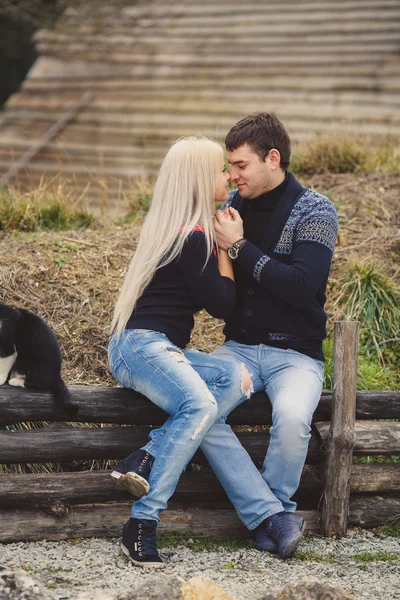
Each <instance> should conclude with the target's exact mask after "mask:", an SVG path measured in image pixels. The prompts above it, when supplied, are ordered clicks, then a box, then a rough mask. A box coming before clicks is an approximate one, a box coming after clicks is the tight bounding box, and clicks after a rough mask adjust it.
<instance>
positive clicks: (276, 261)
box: [224, 173, 338, 360]
mask: <svg viewBox="0 0 400 600" xmlns="http://www.w3.org/2000/svg"><path fill="white" fill-rule="evenodd" d="M250 202H252V200H245V199H243V198H241V197H240V195H239V192H238V191H236V192H233V193H232V194H231V198H230V200H229V201H228V203H229V204H231V206H233V207H234V208H236V209H237V210H238V211H239V213H240V214H241V216H242V218H244V219H245V217H246V210H247V209H248V204H249V203H250ZM337 230H338V220H337V214H336V210H335V207H334V206H333V204H332V202H331V201H330V200H329V199H328V198H326V197H325V196H322V195H321V194H319V193H318V192H315V191H313V190H310V189H305V188H303V187H302V186H301V185H300V183H299V182H298V181H297V180H296V179H295V177H294V176H293V175H292V174H291V173H288V177H287V183H286V187H285V188H284V191H283V194H282V197H281V198H280V200H279V202H278V204H277V206H276V207H275V209H274V211H273V213H272V216H271V218H270V220H269V223H268V226H267V229H266V232H265V235H264V238H263V240H262V242H261V243H260V244H258V245H257V246H256V245H254V244H253V243H252V239H251V238H248V239H249V241H248V242H247V244H245V245H244V246H243V247H242V248H241V250H240V252H239V257H238V259H237V261H235V279H236V283H237V303H236V306H235V309H234V311H233V312H232V313H231V314H230V316H229V317H228V318H227V319H226V326H225V329H224V333H225V335H226V338H227V339H228V340H230V339H233V340H236V341H238V342H241V343H243V344H250V345H253V344H267V345H270V346H275V347H279V348H292V349H294V350H297V351H298V352H301V353H303V354H307V355H308V356H311V357H312V358H316V359H318V360H323V358H324V356H323V352H322V340H323V339H324V337H325V336H326V319H327V317H326V313H325V311H324V304H325V300H326V296H325V291H326V285H327V280H328V274H329V269H330V264H331V259H332V254H333V249H334V245H335V241H336V236H337Z"/></svg>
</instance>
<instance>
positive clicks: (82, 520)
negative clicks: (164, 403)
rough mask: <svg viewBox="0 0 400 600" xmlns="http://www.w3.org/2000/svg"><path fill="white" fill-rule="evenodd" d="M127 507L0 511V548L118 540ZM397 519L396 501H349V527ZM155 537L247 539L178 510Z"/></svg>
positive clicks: (204, 512)
mask: <svg viewBox="0 0 400 600" xmlns="http://www.w3.org/2000/svg"><path fill="white" fill-rule="evenodd" d="M130 508H131V503H130V502H126V503H109V504H90V505H76V506H74V507H72V508H70V509H68V510H66V511H60V512H59V513H57V512H56V511H53V512H52V513H51V514H49V511H46V510H45V509H36V510H32V509H27V510H24V509H17V510H15V509H5V508H4V509H2V510H1V511H0V542H1V543H10V542H31V541H37V540H42V539H46V540H54V541H57V540H65V539H69V538H74V537H80V538H90V537H119V536H120V535H121V530H122V526H123V524H124V523H125V521H126V520H127V519H128V517H129V513H130ZM299 512H300V514H301V515H302V516H303V517H304V518H305V519H306V521H307V524H308V532H309V533H310V534H311V535H318V534H320V529H319V525H318V520H317V513H316V511H299ZM399 513H400V499H399V498H383V497H372V498H371V497H370V496H368V497H350V516H349V525H351V526H354V527H366V528H368V527H376V526H379V525H381V524H382V523H383V522H385V521H387V520H389V519H391V518H393V517H395V516H396V515H398V514H399ZM158 531H159V533H166V532H169V531H174V532H188V531H189V532H192V533H193V534H195V535H207V536H216V537H222V536H223V537H232V538H242V539H243V538H246V537H248V536H249V534H248V531H247V530H246V528H245V527H244V526H243V525H242V523H241V522H240V521H239V519H238V517H237V515H236V512H235V511H233V510H226V509H225V510H219V509H207V508H197V509H196V508H188V507H184V506H181V507H177V506H173V505H172V504H171V507H170V509H168V510H167V511H165V512H164V513H163V514H162V516H161V524H160V527H159V528H158Z"/></svg>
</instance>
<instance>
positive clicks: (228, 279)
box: [109, 113, 337, 567]
mask: <svg viewBox="0 0 400 600" xmlns="http://www.w3.org/2000/svg"><path fill="white" fill-rule="evenodd" d="M226 149H227V151H228V161H229V163H230V165H231V166H230V174H228V173H227V171H226V169H225V163H224V154H223V150H222V148H221V146H220V145H219V144H218V143H216V142H214V141H212V140H209V139H207V138H204V137H188V138H184V139H180V140H178V141H177V142H176V143H175V144H174V145H173V146H172V147H171V148H170V150H169V152H168V153H167V155H166V157H165V158H164V161H163V163H162V165H161V168H160V172H159V176H158V179H157V182H156V184H155V188H154V195H153V200H152V203H151V206H150V209H149V212H148V214H147V217H146V219H145V221H144V223H143V226H142V229H141V234H140V239H139V243H138V247H137V250H136V253H135V255H134V257H133V259H132V262H131V264H130V267H129V270H128V273H127V275H126V278H125V281H124V284H123V287H122V291H121V293H120V296H119V299H118V302H117V305H116V309H115V314H114V319H113V325H112V329H113V336H112V338H111V341H110V346H109V360H110V365H111V370H112V373H113V375H114V377H115V378H116V379H117V380H118V381H119V383H121V384H122V385H123V386H124V387H127V388H132V389H134V390H136V391H137V392H140V393H142V394H144V395H145V396H147V397H148V398H149V399H150V400H151V401H152V402H154V403H155V404H156V405H157V406H159V407H160V408H162V409H163V410H165V411H166V412H167V413H169V415H170V417H169V418H168V420H167V421H166V423H165V424H164V426H163V427H161V428H160V429H158V430H154V431H152V433H151V435H150V440H149V442H148V444H147V445H146V446H144V447H143V448H141V449H138V450H136V451H135V452H133V454H131V455H130V456H128V457H127V458H125V459H124V460H123V461H122V463H121V464H120V465H119V466H118V467H117V468H116V469H115V471H113V473H112V476H113V478H114V479H115V481H116V482H118V483H120V484H122V485H123V486H124V487H126V488H127V489H128V490H130V491H131V492H132V494H133V495H135V496H136V497H138V498H140V499H139V500H137V501H136V502H135V503H134V504H133V507H132V511H131V517H130V519H129V521H128V522H127V523H126V524H125V526H124V528H123V534H122V549H123V551H124V552H125V554H126V555H127V556H128V557H129V558H130V559H131V560H132V562H133V563H134V564H135V565H138V566H141V567H162V566H163V563H162V561H161V559H160V557H159V555H158V552H157V546H156V527H157V524H158V523H159V514H160V512H161V511H163V510H164V509H165V508H166V507H167V503H168V500H169V498H170V497H171V495H172V494H173V492H174V490H175V488H176V485H177V483H178V480H179V477H180V475H181V473H182V471H183V470H184V469H185V467H186V465H187V464H188V462H189V461H190V460H191V458H192V456H193V455H194V453H195V452H196V450H197V449H198V448H199V447H200V448H201V450H202V452H203V453H204V455H205V456H206V458H207V460H208V462H209V463H210V465H211V467H212V469H213V470H214V472H215V474H216V475H217V477H218V478H219V480H220V482H221V484H222V485H223V487H224V489H225V491H226V493H227V495H228V497H229V499H230V501H231V502H232V504H233V505H234V507H235V509H236V511H237V513H238V515H239V517H240V519H241V520H242V522H243V523H244V524H245V526H246V527H247V528H248V529H249V530H250V531H253V532H254V533H255V543H256V547H257V548H258V550H261V551H267V552H272V553H278V554H279V555H280V556H281V557H282V558H287V557H290V556H292V555H293V553H294V552H295V550H296V548H297V546H298V544H299V543H300V540H301V537H302V534H303V532H304V530H305V526H306V525H305V522H304V520H303V519H302V517H301V516H300V515H299V514H297V513H296V512H295V509H296V504H295V502H293V501H292V500H291V498H292V496H293V494H294V493H295V491H296V489H297V487H298V485H299V480H300V476H301V473H302V469H303V465H304V462H305V458H306V454H307V447H308V441H309V439H310V425H311V420H312V416H313V413H314V410H315V408H316V406H317V404H318V402H319V399H320V395H321V390H322V382H323V373H324V363H323V361H324V356H323V352H322V340H323V338H324V337H325V334H326V330H325V325H326V314H325V312H324V303H325V289H326V284H327V279H328V273H329V268H330V263H331V258H332V253H333V248H334V244H335V239H336V234H337V216H336V212H335V208H334V207H333V205H332V203H331V202H330V201H329V200H328V199H327V198H325V197H324V196H322V195H320V194H318V193H317V192H315V191H313V190H310V189H305V188H303V187H302V186H301V185H300V183H299V182H298V181H297V180H296V179H295V178H294V176H293V175H292V174H291V173H289V172H287V168H288V167H289V161H290V139H289V136H288V134H287V132H286V130H285V128H284V127H283V125H282V123H281V122H280V121H279V119H278V118H277V117H276V116H275V115H274V114H268V113H260V114H255V115H250V116H248V117H246V118H244V119H242V120H241V121H239V123H237V124H236V125H235V126H234V127H233V128H232V129H231V131H230V132H229V133H228V136H227V138H226ZM229 180H230V181H232V182H234V183H235V184H236V186H237V188H238V189H237V190H235V191H234V192H231V193H230V194H229V191H228V181H229ZM215 202H219V203H220V202H222V203H223V204H222V207H221V210H218V211H217V212H215V206H214V203H215ZM214 212H215V214H214ZM202 308H205V309H206V310H207V311H208V312H209V313H210V314H211V315H212V316H214V317H217V318H223V319H225V322H226V325H225V329H224V333H225V336H226V341H225V343H224V344H223V345H222V346H221V347H220V348H218V349H217V350H216V351H215V352H213V353H212V354H209V355H207V354H205V353H203V352H199V351H197V350H184V348H185V346H186V344H187V343H188V342H189V338H190V333H191V330H192V327H193V315H194V313H196V312H197V311H199V310H201V309H202ZM260 390H265V391H266V392H267V394H268V397H269V399H270V402H271V404H272V423H273V424H272V427H271V430H270V444H269V448H268V452H267V455H266V458H265V462H264V465H263V469H262V472H261V473H260V472H259V471H258V470H257V468H256V467H255V465H254V463H253V462H252V460H251V458H250V457H249V455H248V454H247V452H246V451H245V450H244V448H243V447H242V445H241V444H240V442H239V440H238V439H237V437H236V435H235V434H234V432H233V431H232V430H231V428H230V426H229V425H227V424H226V422H225V417H226V416H227V415H228V414H229V413H230V412H231V411H232V410H233V409H234V408H235V407H236V406H238V405H239V404H241V403H242V402H244V401H246V400H247V399H249V398H250V396H251V395H252V394H253V393H254V392H256V391H260Z"/></svg>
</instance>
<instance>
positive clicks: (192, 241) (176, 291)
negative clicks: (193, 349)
mask: <svg viewBox="0 0 400 600" xmlns="http://www.w3.org/2000/svg"><path fill="white" fill-rule="evenodd" d="M206 258H207V249H206V240H205V237H204V230H202V229H201V228H200V227H196V228H195V230H194V231H193V232H192V233H191V235H190V236H189V238H188V239H187V241H186V243H185V245H184V247H183V250H182V253H181V255H180V256H179V257H178V258H176V259H175V260H173V261H172V262H170V263H169V264H168V265H166V266H165V267H162V268H161V269H157V271H156V272H155V275H154V277H153V279H152V280H151V282H150V283H149V285H148V286H147V288H146V289H145V290H144V292H143V294H142V296H141V297H140V298H139V300H138V302H137V305H136V307H135V309H134V311H133V313H132V315H131V317H130V318H129V321H128V323H127V325H126V329H151V330H153V331H160V332H161V333H165V335H166V336H167V337H168V338H169V339H170V340H171V342H173V343H174V344H175V345H176V346H179V347H180V348H184V347H185V346H186V344H187V343H188V342H189V339H190V333H191V331H192V329H193V324H194V320H193V315H194V313H196V312H197V311H199V310H201V309H202V308H205V309H206V310H207V311H208V312H209V313H210V315H212V316H213V317H217V318H218V319H224V318H226V317H227V315H229V313H230V312H232V309H233V306H234V304H235V298H236V294H235V284H234V282H233V281H232V279H229V278H228V277H223V276H221V274H220V272H219V269H218V260H217V257H216V253H214V252H213V253H212V254H211V256H210V258H209V259H208V262H207V264H206V266H204V265H205V263H206Z"/></svg>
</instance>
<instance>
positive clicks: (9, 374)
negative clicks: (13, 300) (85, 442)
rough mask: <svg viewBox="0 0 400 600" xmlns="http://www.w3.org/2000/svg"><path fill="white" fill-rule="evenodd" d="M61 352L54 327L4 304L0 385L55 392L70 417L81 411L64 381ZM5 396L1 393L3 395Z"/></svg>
mask: <svg viewBox="0 0 400 600" xmlns="http://www.w3.org/2000/svg"><path fill="white" fill-rule="evenodd" d="M61 360H62V357H61V350H60V346H59V344H58V341H57V338H56V336H55V334H54V332H53V331H52V330H51V329H50V327H49V326H48V325H47V324H46V323H45V322H44V321H43V319H41V318H40V317H39V316H37V315H35V314H33V313H31V312H30V311H28V310H25V309H24V308H14V307H13V306H9V305H8V304H4V303H2V302H0V385H2V384H4V383H6V381H7V379H8V383H9V384H10V385H13V386H19V387H26V388H29V389H32V390H37V391H41V392H45V391H48V392H52V394H53V397H54V400H55V401H56V402H57V403H58V404H59V405H60V406H61V408H62V409H63V410H64V411H65V412H66V413H67V414H69V415H70V416H75V415H76V414H77V412H78V408H77V407H76V406H75V405H74V404H73V403H72V401H71V394H70V392H69V390H68V388H67V386H66V385H65V383H64V381H63V380H62V378H61ZM0 393H1V392H0Z"/></svg>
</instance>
